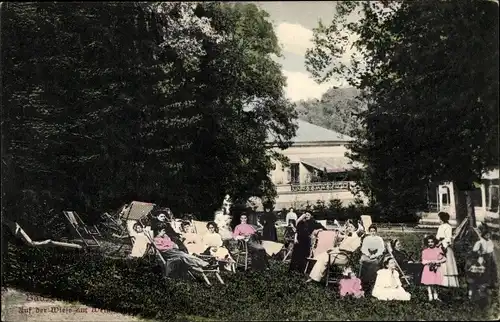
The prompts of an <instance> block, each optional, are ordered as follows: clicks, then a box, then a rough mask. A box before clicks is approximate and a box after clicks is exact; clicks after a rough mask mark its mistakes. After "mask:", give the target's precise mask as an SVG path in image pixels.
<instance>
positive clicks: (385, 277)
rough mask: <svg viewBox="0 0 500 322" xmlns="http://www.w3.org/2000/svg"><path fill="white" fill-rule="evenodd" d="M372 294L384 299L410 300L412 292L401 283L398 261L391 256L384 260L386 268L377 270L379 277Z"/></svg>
mask: <svg viewBox="0 0 500 322" xmlns="http://www.w3.org/2000/svg"><path fill="white" fill-rule="evenodd" d="M372 296H373V297H376V298H377V299H379V300H382V301H394V300H396V301H409V300H410V299H411V294H410V293H408V292H407V291H406V290H405V289H404V288H403V285H402V284H401V280H400V279H399V273H398V270H397V269H396V261H395V260H394V259H393V258H392V257H389V258H387V259H386V260H385V261H384V268H382V269H379V270H378V271H377V279H376V280H375V285H374V287H373V291H372Z"/></svg>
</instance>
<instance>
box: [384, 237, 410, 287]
mask: <svg viewBox="0 0 500 322" xmlns="http://www.w3.org/2000/svg"><path fill="white" fill-rule="evenodd" d="M385 249H386V258H387V256H388V257H390V258H392V259H393V260H394V262H395V263H396V269H397V270H398V272H399V274H400V275H401V277H402V278H403V279H404V281H405V282H406V284H407V285H411V283H410V276H409V275H408V274H406V272H404V271H403V269H402V268H401V266H400V265H399V263H398V261H397V260H396V258H395V257H394V255H393V254H392V246H391V243H390V242H388V243H386V245H385Z"/></svg>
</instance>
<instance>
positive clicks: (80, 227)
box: [63, 211, 101, 248]
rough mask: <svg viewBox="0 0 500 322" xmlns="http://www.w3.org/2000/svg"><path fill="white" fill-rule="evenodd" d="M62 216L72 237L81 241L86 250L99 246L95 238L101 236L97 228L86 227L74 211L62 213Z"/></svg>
mask: <svg viewBox="0 0 500 322" xmlns="http://www.w3.org/2000/svg"><path fill="white" fill-rule="evenodd" d="M63 214H64V217H66V219H67V220H68V222H69V224H70V227H71V231H72V233H73V235H74V237H75V238H77V239H79V240H81V241H82V242H83V244H84V245H85V247H86V248H98V247H100V246H101V245H100V244H99V242H98V241H97V239H96V238H95V236H101V233H100V232H99V230H98V229H97V227H95V226H93V227H92V226H87V225H86V224H85V223H84V222H83V220H82V219H81V218H80V216H78V214H77V213H76V212H75V211H63Z"/></svg>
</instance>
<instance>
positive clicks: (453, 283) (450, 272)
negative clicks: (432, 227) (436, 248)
mask: <svg viewBox="0 0 500 322" xmlns="http://www.w3.org/2000/svg"><path fill="white" fill-rule="evenodd" d="M438 217H439V219H440V220H441V225H439V228H438V231H437V233H436V239H437V240H438V241H439V245H440V246H441V248H442V249H443V253H444V254H445V256H446V264H445V265H441V266H440V267H439V269H440V271H441V274H442V276H443V285H442V286H444V287H458V286H459V284H458V269H457V262H456V261H455V253H454V252H453V249H452V238H453V229H452V228H451V225H450V224H449V223H448V222H449V221H450V215H449V214H448V213H446V212H440V213H439V214H438Z"/></svg>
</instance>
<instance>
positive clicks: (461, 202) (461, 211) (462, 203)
mask: <svg viewBox="0 0 500 322" xmlns="http://www.w3.org/2000/svg"><path fill="white" fill-rule="evenodd" d="M453 194H454V196H455V215H456V217H455V220H456V221H457V227H458V226H459V225H460V223H461V222H462V221H463V220H464V219H465V218H467V212H468V211H467V198H466V196H465V191H463V190H458V187H457V185H456V184H455V183H453Z"/></svg>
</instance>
